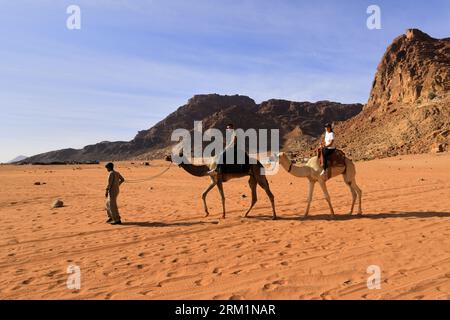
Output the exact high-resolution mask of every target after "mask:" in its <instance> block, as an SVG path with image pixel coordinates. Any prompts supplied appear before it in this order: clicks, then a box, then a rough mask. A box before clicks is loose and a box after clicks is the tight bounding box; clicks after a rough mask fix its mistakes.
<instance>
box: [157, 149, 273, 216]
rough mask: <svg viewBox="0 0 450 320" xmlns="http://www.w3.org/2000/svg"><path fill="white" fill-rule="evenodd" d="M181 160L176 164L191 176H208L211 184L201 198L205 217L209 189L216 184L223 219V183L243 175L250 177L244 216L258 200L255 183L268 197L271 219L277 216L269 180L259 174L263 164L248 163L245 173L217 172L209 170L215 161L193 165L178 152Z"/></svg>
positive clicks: (170, 159)
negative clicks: (248, 198) (249, 198)
mask: <svg viewBox="0 0 450 320" xmlns="http://www.w3.org/2000/svg"><path fill="white" fill-rule="evenodd" d="M180 156H181V157H182V159H183V161H182V162H181V163H180V164H178V166H179V167H181V168H183V169H184V170H185V171H186V172H188V173H190V174H191V175H193V176H196V177H210V179H211V184H210V185H209V186H208V188H206V190H205V191H204V192H203V194H202V200H203V207H204V209H205V213H206V215H205V217H207V216H208V215H209V211H208V206H207V205H206V196H207V195H208V193H209V191H211V190H212V189H213V188H214V187H216V186H217V188H218V189H219V193H220V196H221V198H222V210H223V213H222V218H224V219H225V195H224V192H223V183H224V182H227V181H230V180H231V179H236V178H242V177H245V176H250V179H249V181H248V184H249V186H250V190H251V194H252V202H251V205H250V208H249V209H248V210H247V212H246V213H245V215H244V216H245V217H247V216H248V214H249V213H250V210H252V208H253V206H254V205H255V203H256V201H257V200H258V198H257V194H256V188H257V185H259V186H260V187H261V188H263V189H264V191H265V192H266V194H267V196H268V197H269V200H270V203H271V204H272V212H273V219H274V220H275V219H276V218H277V214H276V212H275V201H274V196H273V194H272V192H271V191H270V187H269V181H267V178H266V176H265V175H263V174H261V168H263V165H262V164H261V163H260V162H259V161H257V163H256V164H250V170H249V171H248V172H246V173H238V174H236V173H217V172H215V171H214V172H211V169H212V168H215V167H216V163H215V162H213V163H211V164H209V165H194V164H191V163H189V161H188V160H187V159H186V157H185V156H183V155H182V154H180ZM166 160H167V161H172V157H171V156H167V157H166Z"/></svg>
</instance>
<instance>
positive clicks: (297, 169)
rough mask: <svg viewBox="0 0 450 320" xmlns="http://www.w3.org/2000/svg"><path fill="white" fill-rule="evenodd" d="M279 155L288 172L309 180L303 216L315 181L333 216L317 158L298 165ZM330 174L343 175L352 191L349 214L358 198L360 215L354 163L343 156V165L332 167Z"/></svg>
mask: <svg viewBox="0 0 450 320" xmlns="http://www.w3.org/2000/svg"><path fill="white" fill-rule="evenodd" d="M278 157H279V163H280V165H281V166H282V167H283V168H284V169H285V170H286V171H287V172H289V173H290V174H292V175H293V176H295V177H303V178H307V179H308V180H309V195H308V205H307V206H306V210H305V216H304V217H305V218H306V217H307V216H308V214H309V207H310V205H311V200H312V197H313V193H314V186H315V184H316V182H318V183H319V185H320V187H321V189H322V191H323V193H324V195H325V199H326V200H327V202H328V206H329V207H330V211H331V214H332V215H333V216H334V210H333V206H332V205H331V200H330V195H329V194H328V190H327V185H326V180H325V179H324V178H323V177H322V176H321V175H320V173H321V171H322V167H321V166H320V162H319V158H318V157H313V158H311V159H310V160H309V161H308V163H306V165H303V166H299V165H295V164H293V163H292V161H291V160H290V159H289V158H288V156H287V155H286V154H285V153H283V152H281V153H279V154H278ZM331 172H332V175H331V178H334V177H336V176H339V175H342V176H343V177H344V182H345V183H346V184H347V186H348V187H349V189H350V192H351V193H352V207H351V209H350V213H349V214H350V215H351V214H353V209H354V207H355V202H356V199H357V198H358V199H359V202H358V214H359V215H362V209H361V196H362V191H361V189H360V188H359V187H358V185H357V184H356V179H355V176H356V169H355V165H354V163H353V162H352V161H351V160H350V159H348V158H347V157H346V158H345V167H336V168H333V170H332V171H331Z"/></svg>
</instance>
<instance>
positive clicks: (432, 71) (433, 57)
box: [309, 29, 450, 160]
mask: <svg viewBox="0 0 450 320" xmlns="http://www.w3.org/2000/svg"><path fill="white" fill-rule="evenodd" d="M335 132H336V134H337V137H338V140H337V141H338V145H339V146H340V147H341V148H342V149H343V150H344V151H345V152H346V154H347V155H349V156H350V157H351V158H352V159H354V160H360V159H374V158H382V157H389V156H396V155H400V154H410V153H427V152H430V151H433V152H442V151H446V150H448V149H449V134H450V38H446V39H434V38H432V37H430V36H429V35H427V34H426V33H424V32H422V31H420V30H417V29H409V30H407V31H406V33H405V34H403V35H401V36H399V37H398V38H396V39H395V40H394V41H393V43H392V44H391V45H390V46H389V47H388V48H387V50H386V53H385V54H384V56H383V58H382V59H381V62H380V64H379V65H378V68H377V72H376V75H375V79H374V81H373V85H372V90H371V93H370V97H369V100H368V103H367V105H365V106H364V109H363V111H362V112H361V113H360V114H358V115H357V116H356V117H354V118H351V119H349V120H347V121H345V122H343V123H338V124H337V125H336V127H335ZM315 147H317V143H316V145H314V147H312V148H311V150H310V152H309V155H311V154H312V153H313V152H314V151H313V150H314V149H315Z"/></svg>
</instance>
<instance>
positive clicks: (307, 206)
mask: <svg viewBox="0 0 450 320" xmlns="http://www.w3.org/2000/svg"><path fill="white" fill-rule="evenodd" d="M315 185H316V182H315V181H312V180H310V181H309V193H308V204H307V205H306V210H305V215H304V218H306V217H307V216H308V214H309V207H310V206H311V201H312V197H313V193H314V186H315Z"/></svg>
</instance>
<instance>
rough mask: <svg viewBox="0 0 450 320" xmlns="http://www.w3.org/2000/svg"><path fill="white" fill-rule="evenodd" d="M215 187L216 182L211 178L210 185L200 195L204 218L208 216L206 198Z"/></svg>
mask: <svg viewBox="0 0 450 320" xmlns="http://www.w3.org/2000/svg"><path fill="white" fill-rule="evenodd" d="M216 185H217V181H216V180H215V179H214V178H213V177H211V184H210V185H209V186H208V188H206V190H205V191H203V194H202V200H203V208H204V209H205V217H207V216H209V211H208V206H207V205H206V196H207V195H208V193H209V192H210V191H211V189H212V188H214V187H215V186H216Z"/></svg>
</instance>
